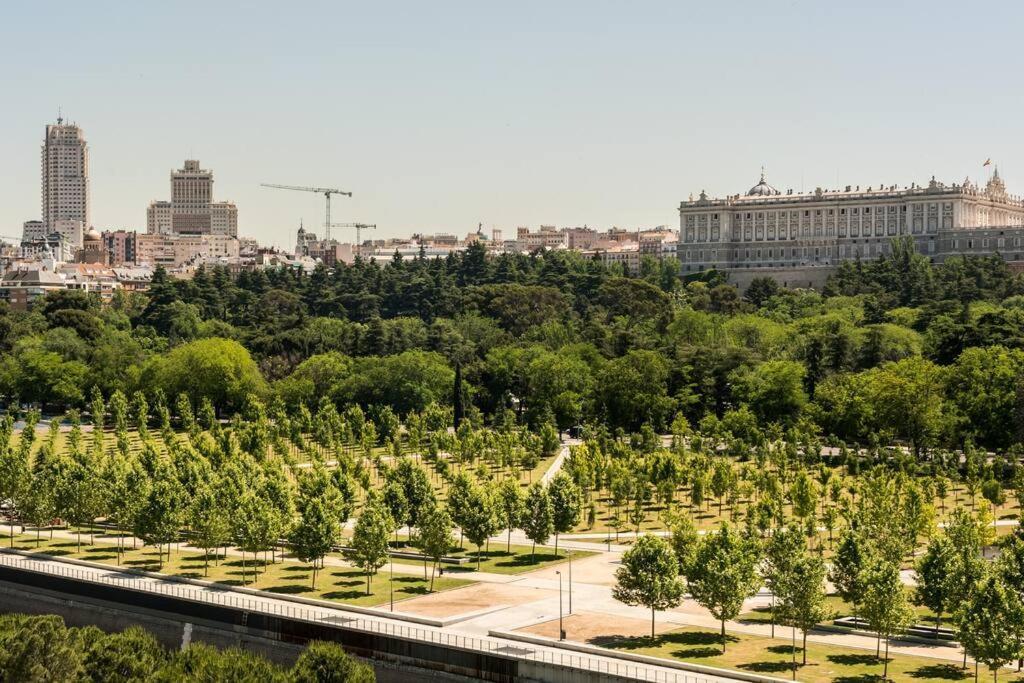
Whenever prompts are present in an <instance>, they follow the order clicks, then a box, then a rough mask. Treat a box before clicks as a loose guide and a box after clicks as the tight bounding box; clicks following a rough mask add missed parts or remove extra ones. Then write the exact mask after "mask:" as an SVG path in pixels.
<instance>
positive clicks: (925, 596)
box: [914, 536, 957, 638]
mask: <svg viewBox="0 0 1024 683" xmlns="http://www.w3.org/2000/svg"><path fill="white" fill-rule="evenodd" d="M956 562H957V557H956V550H955V548H953V544H952V543H951V542H950V540H949V538H948V537H946V536H936V537H935V538H933V539H931V540H930V541H929V542H928V547H927V548H926V549H925V552H924V555H922V556H921V558H920V559H918V561H917V564H916V566H915V568H914V569H915V575H916V576H917V588H916V589H915V591H914V603H915V604H918V605H923V606H925V607H927V608H928V609H930V610H931V611H932V612H934V613H935V637H936V638H938V635H939V628H941V626H942V615H943V614H945V613H946V612H947V611H948V610H949V607H950V605H951V604H952V603H951V601H950V598H951V597H952V596H951V592H952V588H953V586H951V585H950V577H951V576H954V575H955V569H954V568H955V565H956Z"/></svg>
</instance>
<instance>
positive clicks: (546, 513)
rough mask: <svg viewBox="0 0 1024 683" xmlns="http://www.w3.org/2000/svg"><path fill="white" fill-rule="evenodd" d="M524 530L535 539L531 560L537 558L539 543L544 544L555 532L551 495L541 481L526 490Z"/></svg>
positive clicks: (530, 537)
mask: <svg viewBox="0 0 1024 683" xmlns="http://www.w3.org/2000/svg"><path fill="white" fill-rule="evenodd" d="M523 531H524V532H526V537H527V538H528V539H530V540H531V541H533V548H532V549H531V550H530V562H531V563H532V562H533V561H534V560H535V555H536V552H537V544H538V543H540V544H542V545H543V544H544V543H547V542H548V539H549V538H551V534H552V533H554V513H553V512H552V510H551V497H550V496H548V491H547V489H546V488H545V487H544V485H543V484H541V483H540V482H535V483H534V484H532V485H531V486H530V488H529V490H528V491H527V492H526V514H525V515H524V517H523Z"/></svg>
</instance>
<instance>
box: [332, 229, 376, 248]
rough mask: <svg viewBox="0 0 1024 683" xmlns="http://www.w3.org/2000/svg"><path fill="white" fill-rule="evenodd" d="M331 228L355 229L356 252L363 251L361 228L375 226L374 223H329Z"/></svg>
mask: <svg viewBox="0 0 1024 683" xmlns="http://www.w3.org/2000/svg"><path fill="white" fill-rule="evenodd" d="M331 227H332V228H355V229H356V253H357V254H360V255H361V254H362V253H363V228H376V227H377V224H376V223H331Z"/></svg>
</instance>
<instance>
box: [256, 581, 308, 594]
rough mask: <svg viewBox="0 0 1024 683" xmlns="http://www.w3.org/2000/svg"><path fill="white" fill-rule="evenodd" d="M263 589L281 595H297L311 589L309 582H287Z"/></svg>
mask: <svg viewBox="0 0 1024 683" xmlns="http://www.w3.org/2000/svg"><path fill="white" fill-rule="evenodd" d="M263 590H265V591H267V592H268V593H281V594H283V595H298V594H300V593H311V592H312V591H313V589H312V588H311V587H310V586H309V584H298V583H288V584H283V585H279V586H268V587H266V588H264V589H263Z"/></svg>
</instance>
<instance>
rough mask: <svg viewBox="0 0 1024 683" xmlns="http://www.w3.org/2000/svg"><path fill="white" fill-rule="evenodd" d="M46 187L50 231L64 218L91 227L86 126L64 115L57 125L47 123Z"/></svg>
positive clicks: (45, 215) (44, 200)
mask: <svg viewBox="0 0 1024 683" xmlns="http://www.w3.org/2000/svg"><path fill="white" fill-rule="evenodd" d="M42 190H43V192H42V216H41V217H42V220H43V226H44V229H45V230H46V231H47V232H51V231H53V230H55V229H56V228H57V227H58V223H61V222H63V221H74V222H78V223H81V225H82V227H83V228H85V227H88V226H89V146H88V145H87V144H86V142H85V136H84V135H83V134H82V129H81V128H79V127H78V126H76V125H75V124H73V123H64V119H63V118H61V117H57V124H56V125H48V126H46V139H45V140H43V148H42ZM65 225H66V224H65Z"/></svg>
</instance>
